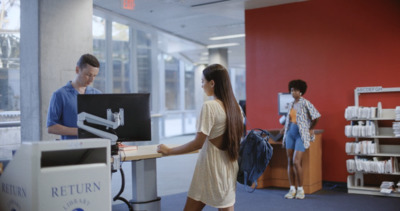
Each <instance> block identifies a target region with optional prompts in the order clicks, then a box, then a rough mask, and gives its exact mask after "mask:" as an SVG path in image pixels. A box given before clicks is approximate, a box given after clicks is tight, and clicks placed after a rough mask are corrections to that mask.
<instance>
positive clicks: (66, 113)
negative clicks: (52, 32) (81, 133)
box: [47, 54, 101, 139]
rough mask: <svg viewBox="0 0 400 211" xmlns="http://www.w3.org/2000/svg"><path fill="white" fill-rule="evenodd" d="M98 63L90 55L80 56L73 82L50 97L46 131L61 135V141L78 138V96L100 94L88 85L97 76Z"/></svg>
mask: <svg viewBox="0 0 400 211" xmlns="http://www.w3.org/2000/svg"><path fill="white" fill-rule="evenodd" d="M99 68H100V63H99V61H98V60H97V58H96V57H95V56H93V55H91V54H84V55H82V56H81V58H80V59H79V61H78V62H77V64H76V68H75V71H76V77H75V80H73V81H69V82H68V83H67V84H66V85H65V86H63V87H61V88H60V89H58V90H57V91H55V92H54V93H53V95H52V97H51V100H50V105H49V111H48V113H47V131H48V133H51V134H56V135H61V139H76V138H78V126H77V117H78V111H77V110H78V103H77V96H78V94H100V93H101V92H100V91H99V90H97V89H95V88H93V87H90V86H89V85H90V84H91V83H92V82H93V80H94V78H95V77H96V76H97V74H99Z"/></svg>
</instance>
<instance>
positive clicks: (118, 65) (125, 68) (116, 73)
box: [112, 22, 133, 93]
mask: <svg viewBox="0 0 400 211" xmlns="http://www.w3.org/2000/svg"><path fill="white" fill-rule="evenodd" d="M129 37H130V36H129V26H127V25H124V24H120V23H117V22H113V23H112V49H113V50H112V64H113V70H112V73H113V93H132V92H133V91H132V89H131V83H130V79H131V74H132V71H131V70H130V67H129V62H130V58H129Z"/></svg>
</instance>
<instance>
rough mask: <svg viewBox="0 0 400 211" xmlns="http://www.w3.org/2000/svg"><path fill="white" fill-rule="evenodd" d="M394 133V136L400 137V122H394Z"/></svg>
mask: <svg viewBox="0 0 400 211" xmlns="http://www.w3.org/2000/svg"><path fill="white" fill-rule="evenodd" d="M393 133H394V136H396V137H400V122H393Z"/></svg>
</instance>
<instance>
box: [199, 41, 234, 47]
mask: <svg viewBox="0 0 400 211" xmlns="http://www.w3.org/2000/svg"><path fill="white" fill-rule="evenodd" d="M236 45H239V43H236V42H235V43H223V44H215V45H207V48H222V47H229V46H236Z"/></svg>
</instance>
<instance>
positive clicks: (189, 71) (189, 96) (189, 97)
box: [185, 64, 196, 110]
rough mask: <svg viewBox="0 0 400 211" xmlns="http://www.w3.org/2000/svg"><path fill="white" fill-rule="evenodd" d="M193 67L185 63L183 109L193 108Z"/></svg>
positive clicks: (194, 107) (194, 106)
mask: <svg viewBox="0 0 400 211" xmlns="http://www.w3.org/2000/svg"><path fill="white" fill-rule="evenodd" d="M193 93H194V67H193V65H188V64H185V109H186V110H194V109H196V105H195V102H196V101H195V96H194V94H193Z"/></svg>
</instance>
